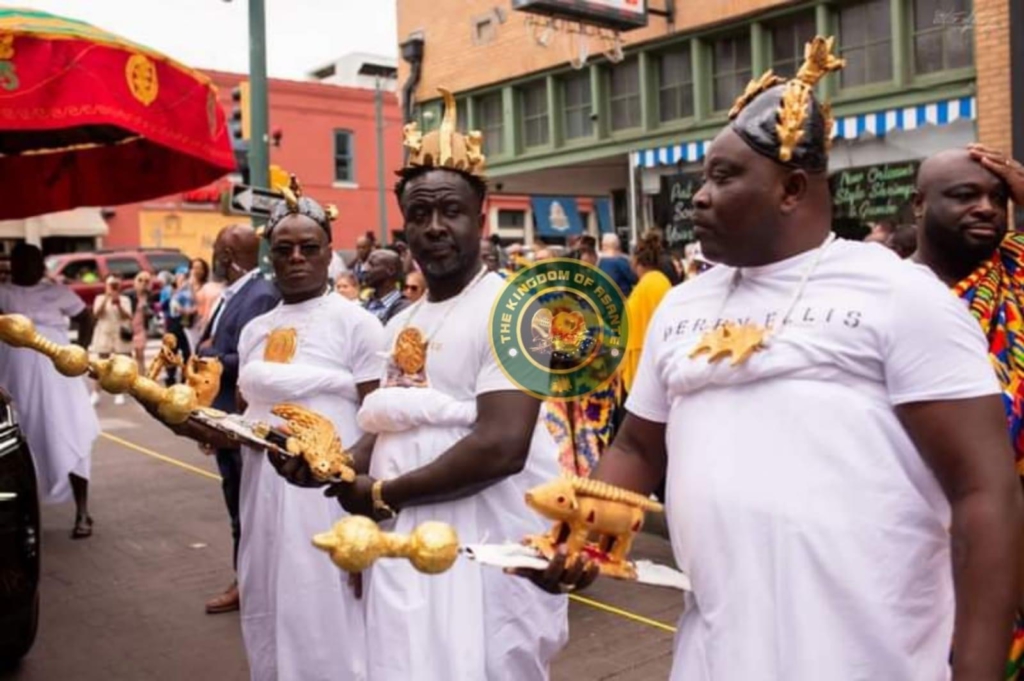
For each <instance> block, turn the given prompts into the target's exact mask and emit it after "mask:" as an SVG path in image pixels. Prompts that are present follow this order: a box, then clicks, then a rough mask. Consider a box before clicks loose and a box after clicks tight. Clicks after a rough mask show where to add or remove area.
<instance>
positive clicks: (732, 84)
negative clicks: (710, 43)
mask: <svg viewBox="0 0 1024 681" xmlns="http://www.w3.org/2000/svg"><path fill="white" fill-rule="evenodd" d="M711 57H712V63H711V68H712V72H713V73H714V76H713V79H712V88H713V92H714V105H715V111H726V110H728V109H730V108H732V105H733V103H734V102H735V101H736V98H737V97H739V96H740V95H741V94H743V91H744V90H745V89H746V88H747V83H748V82H750V68H751V67H750V36H749V35H748V34H746V33H743V34H742V35H734V36H730V37H727V38H719V39H718V40H716V41H715V46H714V52H713V53H712V55H711Z"/></svg>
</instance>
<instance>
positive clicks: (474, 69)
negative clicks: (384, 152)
mask: <svg viewBox="0 0 1024 681" xmlns="http://www.w3.org/2000/svg"><path fill="white" fill-rule="evenodd" d="M792 3H793V0H704V1H703V2H690V1H688V0H687V1H683V0H677V1H676V14H677V17H676V23H675V26H674V28H673V27H670V26H668V24H667V22H666V20H665V19H664V18H662V17H657V16H653V15H651V17H650V22H649V24H648V25H647V27H646V28H642V29H638V30H635V31H630V32H628V33H625V34H624V38H625V42H626V44H627V45H628V44H633V43H639V42H645V41H648V40H654V39H656V38H661V37H664V36H666V35H669V34H671V33H673V32H676V31H684V30H691V29H693V28H695V27H697V26H705V25H711V24H716V23H721V22H724V21H729V20H731V19H735V18H737V17H741V16H744V15H747V14H751V13H753V12H757V11H760V10H764V9H768V8H770V7H776V6H780V5H786V4H792ZM498 5H500V6H501V7H502V8H503V9H505V11H506V13H507V20H506V21H505V23H504V24H497V32H496V34H495V38H494V40H493V41H492V42H489V43H487V44H484V45H476V44H474V21H473V20H474V18H475V17H480V16H484V15H487V14H488V13H490V12H493V10H494V9H495V7H496V6H498ZM648 5H649V6H650V7H651V8H655V9H661V8H663V7H664V6H665V3H664V0H649V2H648ZM413 31H423V32H424V38H425V50H424V61H423V78H422V80H421V82H420V87H419V89H418V91H417V97H418V98H419V99H422V100H428V99H433V98H435V97H436V96H437V87H438V86H439V85H440V86H443V87H447V88H449V89H450V90H452V91H455V92H461V91H463V90H467V89H471V88H475V87H480V86H482V85H485V84H488V83H498V82H501V81H503V80H508V79H510V78H515V77H517V76H521V75H524V74H527V73H533V72H535V71H541V70H544V69H548V68H551V67H553V66H557V65H559V64H565V63H567V62H568V59H569V54H568V52H567V51H566V50H567V48H565V47H564V46H563V44H562V43H561V42H556V43H552V45H551V46H550V47H548V48H547V49H545V48H542V47H539V46H537V45H536V44H535V43H534V41H533V39H532V38H530V37H529V36H528V34H527V29H526V15H525V14H523V13H522V12H516V11H512V9H511V3H510V2H507V1H506V2H500V3H499V2H496V0H400V2H398V42H399V43H402V42H405V40H406V39H407V38H408V37H409V34H410V33H412V32H413ZM599 45H600V44H599V42H597V41H594V42H593V45H592V49H591V51H590V53H591V54H592V55H595V54H600V49H599ZM407 76H408V64H407V63H406V62H404V61H402V62H401V63H400V66H399V83H403V82H405V79H406V77H407Z"/></svg>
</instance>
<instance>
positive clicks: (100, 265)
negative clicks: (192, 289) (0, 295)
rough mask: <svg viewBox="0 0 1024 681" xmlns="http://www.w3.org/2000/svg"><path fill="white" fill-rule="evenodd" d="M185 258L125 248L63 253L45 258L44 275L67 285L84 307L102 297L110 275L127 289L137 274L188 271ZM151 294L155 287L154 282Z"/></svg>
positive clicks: (174, 252) (178, 253)
mask: <svg viewBox="0 0 1024 681" xmlns="http://www.w3.org/2000/svg"><path fill="white" fill-rule="evenodd" d="M188 266H189V258H188V256H187V255H185V254H184V253H182V252H181V251H179V250H177V249H171V248H129V249H116V250H103V251H90V252H86V253H63V254H61V255H51V256H49V257H47V258H46V271H47V273H48V274H49V275H50V276H51V277H52V278H53V279H55V280H56V281H59V282H61V283H62V284H67V285H68V286H70V287H71V289H72V290H73V291H74V292H75V293H77V294H78V295H79V296H81V298H82V300H84V301H85V304H86V305H92V303H93V300H95V299H96V297H97V296H98V295H100V294H101V293H103V288H104V284H103V282H104V281H105V280H106V278H107V277H108V276H110V275H114V276H117V277H120V278H121V280H122V282H123V283H122V284H121V288H122V289H123V290H127V289H130V288H131V286H132V280H133V279H134V278H135V275H136V274H138V273H139V272H149V273H151V274H154V275H155V274H157V273H158V272H164V271H167V272H174V271H175V270H177V269H178V268H179V267H188ZM153 286H154V289H153V290H154V291H158V290H159V285H158V284H157V282H156V280H155V279H154V282H153Z"/></svg>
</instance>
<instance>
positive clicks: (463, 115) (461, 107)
mask: <svg viewBox="0 0 1024 681" xmlns="http://www.w3.org/2000/svg"><path fill="white" fill-rule="evenodd" d="M455 129H456V130H458V131H459V132H461V133H466V132H468V131H469V104H467V103H466V100H464V99H462V100H459V101H458V102H457V103H456V107H455Z"/></svg>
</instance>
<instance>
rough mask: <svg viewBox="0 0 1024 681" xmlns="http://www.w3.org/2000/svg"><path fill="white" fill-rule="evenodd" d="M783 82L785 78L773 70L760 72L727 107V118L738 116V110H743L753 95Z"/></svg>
mask: <svg viewBox="0 0 1024 681" xmlns="http://www.w3.org/2000/svg"><path fill="white" fill-rule="evenodd" d="M785 82H786V79H785V78H783V77H782V76H776V75H775V72H774V71H772V70H771V69H768V70H767V71H765V72H764V73H762V74H761V77H760V78H755V79H752V80H751V81H750V82H749V83H747V89H746V90H744V91H743V94H742V95H740V96H739V97H737V98H736V102H735V103H734V104H733V105H732V108H731V109H729V120H732V119H734V118H736V117H737V116H739V115H740V111H743V108H744V107H746V106H747V104H750V103H751V102H752V101H754V97H757V96H758V95H759V94H761V93H762V92H764V91H765V90H768V89H769V88H773V87H775V86H776V85H779V84H780V83H785Z"/></svg>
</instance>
